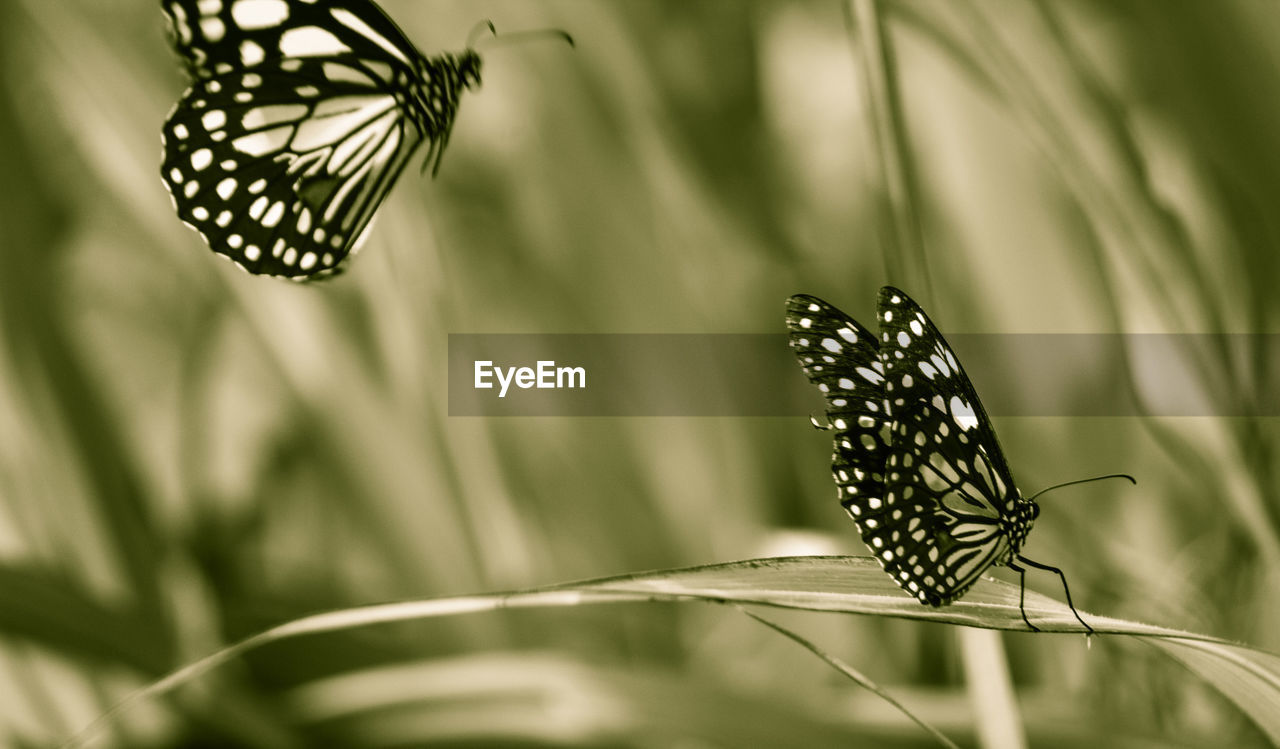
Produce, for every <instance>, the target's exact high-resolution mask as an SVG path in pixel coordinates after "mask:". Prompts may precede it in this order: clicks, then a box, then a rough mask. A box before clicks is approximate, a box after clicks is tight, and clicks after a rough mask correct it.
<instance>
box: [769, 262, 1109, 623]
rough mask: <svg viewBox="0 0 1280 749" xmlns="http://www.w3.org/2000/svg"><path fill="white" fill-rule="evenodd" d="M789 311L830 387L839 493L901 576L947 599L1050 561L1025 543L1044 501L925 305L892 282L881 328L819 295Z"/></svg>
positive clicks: (819, 381) (938, 600)
mask: <svg viewBox="0 0 1280 749" xmlns="http://www.w3.org/2000/svg"><path fill="white" fill-rule="evenodd" d="M786 319H787V326H788V328H789V330H790V345H791V348H792V349H793V351H794V352H795V354H796V356H797V358H798V359H799V361H800V365H801V367H802V368H803V369H804V372H805V374H806V376H808V378H809V380H810V381H811V382H812V383H813V384H815V385H816V386H817V387H818V389H819V390H821V391H822V393H823V395H824V396H825V398H826V402H827V404H826V405H827V407H826V413H827V420H828V422H829V428H830V429H831V430H832V431H833V432H834V437H835V448H834V452H833V455H832V474H833V476H834V477H835V482H836V486H837V488H838V495H839V499H840V503H841V505H842V506H843V507H844V508H845V510H846V511H847V512H848V513H849V515H850V517H852V518H853V520H854V522H855V524H856V525H857V527H858V530H859V533H860V534H861V536H862V539H863V541H865V542H866V544H867V546H869V547H870V548H871V551H872V552H873V553H874V555H875V558H876V560H877V561H878V562H879V563H880V565H881V566H882V567H883V568H884V570H885V571H886V572H887V573H888V574H889V575H890V577H892V578H893V580H894V582H896V583H897V584H898V585H899V586H900V587H902V588H903V589H904V590H905V591H907V592H908V593H910V594H911V595H913V596H914V597H915V598H916V599H917V600H919V601H920V602H921V603H924V604H926V605H929V606H944V605H946V604H949V603H951V602H952V601H955V600H956V599H958V598H960V597H961V596H962V595H964V593H965V592H966V591H967V590H968V589H969V588H970V587H971V586H972V585H973V584H974V583H975V582H977V580H978V579H979V578H980V577H981V575H982V573H983V572H985V571H986V570H987V569H988V568H990V567H992V566H995V565H1007V566H1009V567H1010V568H1011V569H1015V570H1017V571H1018V572H1019V573H1024V570H1023V569H1022V568H1021V567H1020V566H1019V563H1026V564H1029V565H1031V566H1035V567H1042V568H1043V567H1044V566H1043V565H1039V564H1037V563H1035V562H1031V561H1030V560H1027V559H1026V558H1025V557H1022V556H1021V554H1020V552H1021V550H1022V546H1023V544H1024V543H1025V541H1026V539H1027V536H1028V534H1029V533H1030V532H1031V528H1032V525H1033V524H1034V522H1035V520H1036V517H1037V516H1038V515H1039V507H1038V506H1037V505H1036V503H1035V501H1034V500H1033V499H1029V498H1026V497H1024V496H1023V495H1022V494H1021V492H1020V491H1019V490H1018V488H1017V486H1016V484H1015V483H1014V480H1013V475H1012V473H1011V472H1010V470H1009V466H1008V463H1007V462H1006V461H1005V457H1004V453H1003V451H1002V450H1001V449H1000V443H999V441H998V440H997V438H996V435H995V430H994V428H993V427H992V425H991V421H990V419H989V418H988V417H987V414H986V411H985V410H984V409H983V407H982V402H981V401H980V400H979V399H978V395H977V393H976V392H975V391H974V388H973V385H972V384H971V383H970V381H969V378H968V376H967V375H966V374H965V372H964V370H963V369H962V368H961V366H960V363H959V361H958V360H957V359H956V356H955V353H954V352H953V351H952V350H951V346H950V345H949V344H948V343H947V341H946V339H945V338H943V337H942V334H941V333H939V332H938V330H937V328H936V327H935V326H934V325H933V323H932V321H930V320H929V318H928V316H926V315H925V313H924V311H923V310H922V309H921V308H920V306H919V305H917V304H916V303H915V302H914V301H912V300H911V298H910V297H908V296H907V295H906V294H905V293H904V292H902V291H901V290H899V289H895V288H893V287H891V286H886V287H884V288H883V289H882V290H881V292H880V297H879V303H878V323H879V330H880V332H879V335H876V334H874V333H872V332H871V331H870V330H868V329H866V328H865V327H863V326H862V325H860V324H858V322H857V321H855V320H854V319H853V318H851V317H849V316H848V315H846V314H845V313H844V312H841V311H840V310H839V309H837V308H836V307H834V306H832V305H831V304H828V303H827V302H824V301H823V300H821V299H818V298H817V297H813V296H808V295H797V296H793V297H791V298H790V299H788V300H787V316H786ZM1048 569H1054V570H1055V571H1056V569H1055V568H1048ZM1059 574H1061V573H1060V572H1059ZM1064 584H1065V580H1064ZM1069 600H1070V594H1069V593H1068V601H1069ZM1023 615H1024V618H1025V612H1024V614H1023ZM1082 623H1083V622H1082ZM1028 625H1030V622H1028ZM1085 626H1086V627H1087V626H1088V625H1085ZM1033 628H1034V627H1033Z"/></svg>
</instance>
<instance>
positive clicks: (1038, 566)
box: [1018, 554, 1093, 637]
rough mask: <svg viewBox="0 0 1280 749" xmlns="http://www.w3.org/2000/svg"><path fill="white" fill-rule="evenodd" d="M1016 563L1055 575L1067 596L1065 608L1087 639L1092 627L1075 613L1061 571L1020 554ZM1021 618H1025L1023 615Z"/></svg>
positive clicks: (1074, 607) (1064, 576)
mask: <svg viewBox="0 0 1280 749" xmlns="http://www.w3.org/2000/svg"><path fill="white" fill-rule="evenodd" d="M1018 561H1019V562H1022V563H1023V564H1027V565H1030V566H1032V567H1035V568H1036V569H1041V570H1045V571H1046V572H1052V573H1053V574H1055V575H1057V576H1058V579H1059V580H1061V581H1062V592H1063V593H1066V594H1067V606H1068V607H1070V608H1071V613H1072V614H1074V615H1075V617H1076V621H1078V622H1080V624H1082V625H1083V626H1084V628H1085V630H1086V631H1085V637H1088V636H1089V635H1092V634H1093V627H1090V626H1089V624H1088V622H1086V621H1085V620H1084V619H1081V618H1080V612H1079V611H1076V605H1075V604H1074V603H1072V602H1071V588H1069V587H1067V576H1066V575H1064V574H1062V570H1060V569H1058V568H1057V567H1050V566H1049V565H1047V564H1040V563H1039V562H1033V561H1031V560H1030V559H1027V558H1026V557H1024V556H1022V555H1021V554H1019V555H1018ZM1023 618H1026V615H1025V614H1024V615H1023Z"/></svg>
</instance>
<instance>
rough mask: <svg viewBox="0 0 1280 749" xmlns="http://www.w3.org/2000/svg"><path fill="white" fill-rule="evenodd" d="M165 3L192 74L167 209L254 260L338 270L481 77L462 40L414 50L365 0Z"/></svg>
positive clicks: (169, 134)
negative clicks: (458, 46) (437, 49)
mask: <svg viewBox="0 0 1280 749" xmlns="http://www.w3.org/2000/svg"><path fill="white" fill-rule="evenodd" d="M162 2H163V6H164V10H165V12H166V13H167V14H168V16H169V19H170V21H171V24H172V30H173V42H174V46H175V47H176V48H177V50H178V53H179V54H180V55H181V56H182V58H183V62H184V63H185V65H186V68H187V72H188V73H189V74H190V75H191V78H192V80H193V83H192V85H191V88H189V89H188V90H187V91H186V93H185V94H183V96H182V99H181V100H180V101H179V102H178V104H177V106H176V107H175V108H174V110H173V112H172V113H171V114H170V115H169V119H168V121H167V122H166V123H165V127H164V151H165V155H164V164H163V166H162V168H161V172H162V176H163V177H164V182H165V185H166V186H167V187H168V188H169V192H170V194H171V195H172V196H173V201H174V205H175V207H176V208H177V211H178V216H179V217H180V218H181V219H182V220H183V221H185V222H186V223H187V224H189V225H190V226H191V227H193V228H194V229H195V230H196V231H198V232H200V234H201V235H202V236H203V237H204V238H205V241H207V242H208V243H209V246H210V247H211V248H212V249H213V250H214V251H215V252H217V253H219V254H222V255H225V256H226V257H228V258H230V259H231V260H233V261H235V262H236V263H237V264H239V265H241V266H243V267H244V268H245V269H247V270H249V271H250V272H252V273H262V274H269V275H275V276H285V277H289V278H294V279H298V280H306V279H308V278H313V277H319V276H324V275H329V274H332V273H335V272H337V271H338V270H339V268H340V266H341V264H342V262H343V260H345V259H346V258H347V257H348V256H349V255H350V254H352V253H354V252H355V251H356V249H357V248H358V247H359V245H360V242H361V241H362V239H363V234H364V233H365V232H366V230H367V229H368V228H369V225H370V221H371V219H372V218H373V215H374V212H375V211H377V209H378V205H379V204H380V203H381V202H382V200H383V198H385V197H386V195H387V193H388V192H389V191H390V190H391V187H392V185H393V184H394V183H395V181H396V178H397V177H398V176H399V175H400V172H401V171H402V170H403V169H404V167H405V165H406V164H407V163H408V162H409V159H410V157H411V156H412V155H413V153H414V152H415V151H416V150H417V148H418V147H419V146H420V145H422V144H423V143H424V142H426V143H427V144H428V146H429V150H428V153H427V159H426V163H424V165H423V168H424V169H425V168H426V164H429V163H432V162H433V161H434V169H435V170H438V169H439V168H440V159H441V156H442V155H443V153H444V149H445V146H446V145H447V144H448V142H449V133H450V130H451V129H452V127H453V123H454V119H455V117H456V115H457V112H458V101H459V97H460V95H461V93H462V91H463V90H464V89H472V88H476V87H478V86H479V85H480V57H479V55H478V54H477V53H476V52H475V50H474V48H472V46H471V45H468V48H467V49H466V50H465V51H464V52H462V53H461V54H456V55H455V54H442V55H439V56H436V57H433V58H427V57H425V56H423V55H422V53H421V52H419V51H418V50H417V49H416V48H415V47H414V46H413V44H412V43H411V42H409V40H408V39H407V38H406V37H405V36H404V34H403V33H402V32H401V31H400V29H399V28H398V27H397V26H396V24H395V23H394V22H393V21H392V20H391V19H390V18H388V17H387V15H386V14H385V13H383V12H382V10H381V9H379V8H378V6H377V5H375V4H374V3H373V2H371V0H162ZM488 28H489V29H490V30H492V29H493V26H492V25H491V24H490V25H488ZM554 33H558V34H560V35H562V36H563V37H564V38H565V39H567V40H568V41H569V42H570V44H572V39H570V38H569V37H568V35H567V34H564V33H563V32H554Z"/></svg>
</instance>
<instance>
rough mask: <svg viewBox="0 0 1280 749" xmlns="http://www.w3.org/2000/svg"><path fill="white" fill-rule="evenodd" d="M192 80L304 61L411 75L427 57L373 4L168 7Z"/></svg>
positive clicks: (173, 3)
mask: <svg viewBox="0 0 1280 749" xmlns="http://www.w3.org/2000/svg"><path fill="white" fill-rule="evenodd" d="M161 5H162V6H163V8H164V11H165V13H166V14H167V15H168V16H169V21H170V27H171V30H172V32H173V46H174V48H175V49H177V51H178V54H180V55H181V56H182V59H183V62H184V63H185V65H186V67H187V71H188V72H189V73H190V74H191V77H192V78H209V77H212V76H214V75H221V74H224V73H229V72H232V71H233V70H245V69H249V68H256V67H258V66H260V65H263V64H267V63H277V64H278V63H279V61H280V60H283V59H286V58H298V57H316V56H329V57H352V58H358V59H363V60H370V61H378V63H379V64H382V65H387V66H391V67H398V68H400V69H401V71H402V72H408V73H412V72H413V70H414V67H415V65H416V64H417V60H418V58H419V57H420V56H421V53H420V52H418V50H417V48H416V47H414V46H413V43H412V42H410V41H409V40H408V39H407V38H406V37H405V35H404V33H403V32H402V31H400V28H399V27H398V26H396V24H395V22H394V21H392V20H391V19H390V18H389V17H388V16H387V14H386V13H384V12H383V11H382V9H381V8H379V7H378V6H377V5H376V4H374V3H372V2H370V1H369V0H162V3H161Z"/></svg>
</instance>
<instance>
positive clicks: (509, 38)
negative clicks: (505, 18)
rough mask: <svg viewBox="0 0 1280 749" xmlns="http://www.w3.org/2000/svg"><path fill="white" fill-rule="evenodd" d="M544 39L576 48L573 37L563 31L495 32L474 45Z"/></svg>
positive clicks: (490, 25)
mask: <svg viewBox="0 0 1280 749" xmlns="http://www.w3.org/2000/svg"><path fill="white" fill-rule="evenodd" d="M489 28H490V29H492V28H493V24H489ZM546 37H552V38H555V39H563V40H564V41H565V42H567V43H568V44H569V46H570V47H577V46H578V45H577V44H576V43H574V41H573V37H571V36H569V32H567V31H563V30H561V29H537V30H534V31H514V32H512V33H510V34H501V35H500V34H498V32H497V31H494V32H493V36H492V37H490V38H488V39H480V40H478V41H477V42H476V45H479V44H480V43H481V42H488V44H487V45H486V46H490V47H491V46H493V45H495V44H511V43H512V42H522V41H528V40H530V39H539V38H546Z"/></svg>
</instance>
